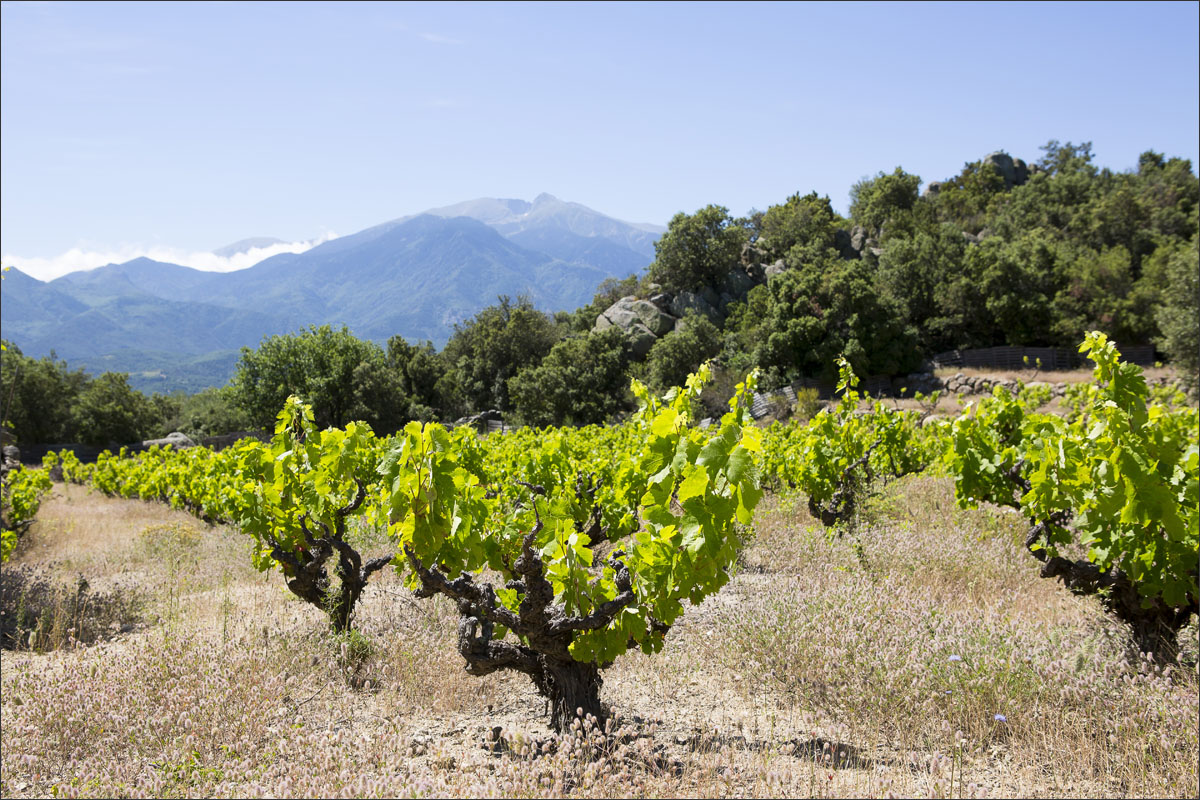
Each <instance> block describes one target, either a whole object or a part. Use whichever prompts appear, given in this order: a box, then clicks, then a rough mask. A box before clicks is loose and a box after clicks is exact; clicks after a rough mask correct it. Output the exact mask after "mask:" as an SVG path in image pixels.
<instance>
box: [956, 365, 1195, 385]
mask: <svg viewBox="0 0 1200 800" xmlns="http://www.w3.org/2000/svg"><path fill="white" fill-rule="evenodd" d="M960 372H961V373H962V374H963V375H965V376H967V377H968V378H992V379H994V380H1008V381H1021V382H1022V383H1031V382H1033V381H1042V382H1044V383H1088V382H1090V381H1091V380H1093V378H1094V376H1095V373H1094V372H1093V371H1092V369H1091V368H1090V367H1089V368H1082V369H1062V370H1057V369H1056V370H1037V369H1008V370H1004V369H989V368H983V367H943V368H941V369H938V370H934V373H933V374H934V375H936V376H937V377H939V378H951V377H953V376H954V375H957V374H958V373H960ZM1142 374H1143V375H1145V376H1146V380H1147V381H1157V380H1159V379H1161V378H1174V377H1175V370H1174V369H1173V368H1172V367H1142Z"/></svg>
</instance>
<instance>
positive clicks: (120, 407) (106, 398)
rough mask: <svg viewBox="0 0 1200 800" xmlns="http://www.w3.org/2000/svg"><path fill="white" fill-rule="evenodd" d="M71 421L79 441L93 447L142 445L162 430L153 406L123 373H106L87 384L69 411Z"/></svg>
mask: <svg viewBox="0 0 1200 800" xmlns="http://www.w3.org/2000/svg"><path fill="white" fill-rule="evenodd" d="M71 418H72V425H73V427H74V429H75V432H76V435H77V436H78V438H79V441H80V442H83V443H84V444H90V445H94V446H96V447H110V448H114V447H119V446H121V445H126V444H132V443H135V442H141V441H142V440H144V439H149V438H153V437H154V436H155V435H156V434H157V433H158V432H159V431H160V430H161V426H162V420H161V417H160V416H159V413H158V410H157V409H156V408H155V407H154V404H153V403H151V402H150V399H149V398H148V397H146V395H144V394H142V393H141V392H139V391H137V390H136V389H134V388H133V387H131V386H130V385H129V376H128V375H126V374H125V373H122V372H105V373H104V374H103V375H101V376H100V377H98V378H95V379H94V380H92V381H89V382H88V384H87V386H85V387H84V388H83V390H82V391H81V392H80V393H79V396H78V397H77V398H76V400H75V403H74V404H73V405H72V407H71Z"/></svg>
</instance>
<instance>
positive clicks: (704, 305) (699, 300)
mask: <svg viewBox="0 0 1200 800" xmlns="http://www.w3.org/2000/svg"><path fill="white" fill-rule="evenodd" d="M707 294H710V295H712V300H713V301H715V302H711V301H709V300H708V299H707V298H706V297H705V296H704V295H702V294H697V293H696V292H679V293H677V294H676V295H675V299H674V300H672V301H671V313H672V314H674V315H675V316H676V317H679V318H683V316H684V315H686V314H687V313H688V312H689V311H690V312H692V313H694V314H703V315H704V316H706V317H708V318H709V320H711V321H712V323H713V324H714V325H717V326H718V327H719V326H720V325H721V324H722V323H723V322H724V321H725V315H724V314H722V313H721V312H720V310H719V309H718V308H717V305H719V304H720V302H721V298H720V297H719V296H718V295H717V294H716V293H715V292H713V291H712V290H711V289H707Z"/></svg>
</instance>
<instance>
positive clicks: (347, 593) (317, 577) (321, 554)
mask: <svg viewBox="0 0 1200 800" xmlns="http://www.w3.org/2000/svg"><path fill="white" fill-rule="evenodd" d="M356 483H357V484H358V493H357V494H356V495H355V497H354V499H353V500H351V501H350V503H349V504H348V505H346V506H345V507H344V508H340V509H338V510H337V511H335V512H334V529H333V530H332V531H330V530H329V526H328V525H326V524H324V523H323V522H321V521H320V520H315V522H316V524H317V525H318V526H319V528H320V530H321V535H320V536H317V535H315V534H313V532H312V530H311V529H310V528H309V526H308V522H309V520H308V518H307V517H305V516H301V517H300V519H299V525H300V531H301V533H303V534H304V541H305V543H306V545H307V548H308V549H307V550H306V551H305V552H303V553H302V554H296V553H292V552H290V551H288V550H285V549H284V548H283V546H282V545H281V544H280V543H279V542H278V541H276V540H275V539H273V538H271V537H270V535H269V534H268V536H267V540H268V543H269V544H270V545H271V555H272V556H273V557H274V558H275V560H276V561H278V562H279V563H280V564H282V565H283V574H284V580H285V581H286V583H287V587H288V589H290V590H291V592H292V594H294V595H296V596H297V597H299V598H300V599H301V600H304V601H305V602H308V603H311V604H312V605H314V606H316V607H317V608H319V609H321V610H322V611H324V612H325V613H326V614H327V615H328V616H329V624H330V627H332V628H333V630H334V631H335V632H337V633H345V632H346V631H347V630H349V629H350V620H351V618H352V617H353V616H354V606H355V605H356V604H357V603H358V598H359V597H361V596H362V593H363V589H365V588H366V587H367V582H368V581H369V580H370V579H371V575H373V574H374V573H376V572H378V571H379V570H381V569H383V568H384V567H386V566H387V565H388V564H390V563H391V562H392V556H382V557H380V558H373V559H371V560H370V561H368V562H367V563H366V564H365V565H364V564H363V562H362V556H361V555H359V553H358V551H357V550H355V549H354V548H353V547H351V546H350V545H349V544H347V543H346V541H345V534H346V517H348V516H349V515H350V514H351V513H353V512H354V511H355V510H357V509H358V508H359V506H361V505H362V504H363V500H364V499H365V497H366V489H365V487H364V486H363V485H362V483H361V482H359V481H356ZM334 551H337V556H338V560H337V564H336V565H335V566H334V575H335V576H336V577H337V579H338V581H337V584H338V585H337V586H336V587H335V586H334V585H333V582H332V581H331V580H330V579H329V570H328V568H327V566H326V563H327V562H328V561H329V559H330V558H331V557H332V556H333V553H334Z"/></svg>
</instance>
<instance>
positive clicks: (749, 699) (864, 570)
mask: <svg viewBox="0 0 1200 800" xmlns="http://www.w3.org/2000/svg"><path fill="white" fill-rule="evenodd" d="M803 507H804V503H803V502H800V501H797V500H796V499H795V498H791V497H779V496H769V497H768V498H767V499H766V500H765V501H764V505H763V507H762V509H761V512H760V514H759V518H758V521H757V522H756V531H755V538H754V540H753V542H752V543H751V545H750V546H749V548H748V549H747V550H746V552H745V554H744V558H743V561H742V563H741V564H740V565H739V571H738V573H737V574H736V576H735V577H734V578H733V580H732V581H731V583H730V584H729V585H728V586H726V587H725V588H724V589H723V590H722V591H721V592H719V593H718V594H716V595H715V596H713V597H711V598H709V599H708V600H707V601H706V602H704V603H703V604H701V605H699V606H697V607H694V608H690V609H689V610H688V612H687V614H686V615H685V617H684V618H683V620H682V621H681V622H680V623H679V624H677V625H676V626H675V628H674V629H673V630H672V631H671V632H670V634H669V635H668V637H667V646H666V648H665V649H664V651H663V652H661V653H658V654H656V655H653V656H646V655H643V654H641V653H632V654H627V655H626V656H623V657H621V658H620V659H619V660H618V661H617V663H616V664H615V665H614V666H613V667H612V668H610V669H608V670H606V671H605V673H604V681H605V683H604V688H603V692H602V696H603V699H604V700H605V702H606V704H607V705H608V706H609V708H610V709H611V711H612V713H613V720H612V721H610V723H609V731H608V734H609V735H602V734H601V733H600V732H597V731H594V730H590V731H589V730H587V728H588V726H587V725H580V726H579V727H578V729H575V730H572V731H570V732H568V733H567V734H565V735H562V736H558V735H555V734H553V733H552V732H551V730H550V729H549V728H548V727H547V725H546V716H545V704H544V701H543V700H542V698H540V697H539V696H538V694H537V692H536V691H535V690H534V688H533V685H532V684H531V683H530V682H529V681H528V679H526V678H525V677H523V676H520V675H492V676H488V677H486V678H475V677H472V676H470V675H467V674H466V673H465V672H464V671H463V668H462V660H461V657H460V656H459V655H458V654H457V652H456V651H455V637H456V631H457V619H456V616H455V614H454V610H453V609H452V607H451V606H450V605H449V603H447V602H444V601H443V600H441V599H440V598H439V599H434V600H419V599H417V598H415V597H414V596H413V595H412V593H411V592H409V591H408V590H407V589H406V588H405V587H404V585H403V584H402V582H401V580H400V578H399V576H397V575H396V574H394V573H391V572H390V571H389V572H387V573H386V574H383V575H382V576H377V579H376V580H374V581H373V582H372V584H371V585H370V587H368V589H367V591H366V593H365V594H364V596H363V600H362V602H361V603H360V607H359V611H358V614H357V618H356V619H357V629H358V631H359V633H358V634H357V635H350V636H342V637H338V636H334V635H331V634H329V633H327V632H326V629H325V624H324V620H323V617H322V615H321V614H320V612H319V611H317V610H315V609H313V608H311V607H310V606H307V605H305V604H303V603H301V602H299V601H297V600H295V599H294V598H293V597H292V596H291V595H290V594H289V593H288V592H287V591H286V589H285V587H284V586H283V579H282V576H280V575H279V574H278V573H270V572H269V573H262V574H260V573H257V572H255V571H254V570H253V569H252V567H251V566H250V560H249V557H248V549H247V548H248V541H249V540H248V539H247V538H245V537H242V536H240V535H239V534H238V533H237V532H236V531H233V530H230V529H226V528H221V527H217V528H207V527H205V526H204V525H202V524H201V523H199V522H197V521H195V520H194V519H192V518H190V517H188V516H186V515H184V514H182V513H180V512H174V511H170V510H169V509H167V508H165V507H164V506H161V505H156V504H147V503H141V502H136V501H125V500H117V499H109V498H104V497H101V496H99V495H92V494H89V493H88V492H87V491H86V490H84V489H82V488H80V487H64V486H61V485H60V486H58V487H57V488H56V490H55V493H54V496H53V497H52V498H51V499H50V500H49V501H48V502H47V503H46V504H45V505H44V506H43V508H42V511H41V513H40V514H39V518H38V522H37V523H36V525H35V527H34V528H33V530H32V531H31V533H30V534H29V536H28V537H27V540H26V541H25V542H23V544H22V547H21V549H20V550H19V551H18V553H17V554H16V556H15V557H14V560H13V562H12V563H11V564H10V565H6V566H5V567H4V570H5V571H6V573H8V574H9V575H11V574H12V573H11V570H13V569H15V568H19V567H22V566H24V567H27V568H32V569H37V570H40V571H41V572H42V573H43V574H46V575H50V576H53V577H54V578H55V579H56V580H58V581H61V582H62V584H63V585H64V586H66V587H67V589H66V590H65V591H67V592H68V593H69V592H71V591H74V592H75V593H76V596H80V593H81V591H82V592H83V593H84V594H85V595H86V597H90V598H95V599H94V601H93V604H92V606H90V608H93V609H109V611H107V612H106V613H109V615H110V616H111V617H112V619H111V620H108V618H107V617H106V618H105V621H106V624H107V628H106V630H105V631H104V632H103V633H102V634H101V635H100V638H99V640H98V641H97V642H95V643H93V644H90V645H82V644H76V645H71V637H72V636H73V635H74V634H73V633H72V630H75V631H77V632H78V631H82V630H84V625H83V620H82V618H81V616H79V615H82V614H84V613H86V609H85V610H84V611H80V610H79V608H80V607H81V604H79V603H76V606H75V607H74V609H75V610H74V612H73V613H75V614H76V615H77V616H76V617H72V618H65V619H62V620H59V621H58V622H57V623H56V624H50V623H47V624H46V625H45V626H43V628H44V629H43V631H42V634H41V635H42V636H43V637H44V638H43V639H39V640H37V642H41V643H43V644H44V643H46V642H51V641H52V640H53V639H54V635H55V631H57V632H58V634H57V635H58V636H59V639H61V640H62V641H63V642H65V643H66V645H67V646H65V647H62V648H59V649H54V650H52V651H50V652H37V651H36V650H34V649H31V648H30V646H29V642H28V639H26V640H25V641H24V644H23V645H22V647H21V648H20V649H17V650H5V651H4V652H3V655H2V662H0V667H2V668H0V686H2V691H0V719H2V724H0V794H2V795H3V796H5V797H31V796H63V795H65V796H135V797H136V796H179V797H183V796H189V797H191V796H218V797H225V796H229V797H240V796H289V797H290V796H483V795H488V796H562V795H578V796H614V795H616V796H721V797H726V796H806V797H843V796H855V797H858V796H933V797H949V796H980V797H982V796H1012V797H1048V796H1114V797H1116V796H1130V795H1133V796H1163V797H1166V796H1196V794H1197V785H1198V784H1197V782H1198V770H1197V762H1198V759H1200V745H1198V738H1200V733H1198V729H1197V719H1196V714H1197V706H1198V702H1200V697H1198V691H1197V686H1198V681H1197V671H1196V667H1195V660H1194V658H1195V651H1196V642H1195V639H1196V629H1195V627H1192V628H1190V629H1189V630H1188V631H1187V632H1186V635H1185V637H1184V638H1185V641H1186V646H1185V649H1186V650H1187V659H1186V660H1188V661H1189V665H1188V666H1185V667H1171V668H1167V669H1163V668H1160V667H1157V666H1155V665H1153V664H1151V663H1148V662H1146V661H1144V660H1143V661H1141V662H1135V663H1133V664H1130V663H1129V662H1127V661H1126V659H1125V656H1124V652H1125V643H1126V641H1127V638H1126V637H1125V634H1124V631H1123V630H1122V629H1121V627H1120V626H1119V625H1118V624H1116V623H1114V622H1113V621H1112V620H1110V619H1109V618H1108V617H1106V616H1105V615H1104V613H1103V612H1102V611H1101V609H1100V607H1099V605H1098V604H1097V603H1096V602H1094V600H1092V599H1088V600H1084V599H1079V598H1075V597H1073V596H1072V595H1070V594H1069V593H1068V592H1067V591H1066V590H1064V589H1063V588H1062V587H1061V586H1059V585H1056V584H1054V583H1052V582H1050V581H1045V580H1041V579H1040V578H1038V576H1037V566H1036V562H1035V561H1034V560H1033V559H1032V558H1031V557H1030V556H1029V555H1028V554H1027V553H1024V552H1022V551H1021V549H1020V546H1019V539H1020V536H1021V532H1022V531H1021V529H1022V524H1021V520H1020V519H1019V518H1017V517H1016V516H1015V515H1013V514H1009V513H1006V512H1004V511H1001V510H999V509H981V510H975V511H963V510H959V509H957V508H955V506H954V502H953V488H952V486H951V485H950V483H949V481H947V480H945V479H938V478H928V477H913V478H908V479H905V480H902V481H899V482H897V483H895V484H892V485H891V486H888V487H884V488H882V489H881V490H880V491H879V493H878V494H877V495H876V496H875V497H873V498H872V499H871V501H870V502H869V503H867V504H866V506H865V508H864V511H863V512H862V516H861V518H859V519H857V520H856V521H855V522H854V524H853V525H851V526H850V527H849V528H848V529H846V530H844V531H842V532H841V533H840V534H839V535H832V534H830V532H828V531H826V530H824V529H823V528H822V527H821V526H820V525H819V523H816V522H814V521H813V520H812V519H811V518H810V517H809V516H808V515H807V512H806V511H804V510H803ZM358 535H359V543H360V545H361V546H362V547H363V549H365V550H367V551H368V552H370V553H371V554H372V555H375V554H378V553H382V552H386V551H387V549H388V544H387V540H386V538H385V537H381V536H379V535H378V534H375V533H373V532H370V531H360V532H359V534H358ZM81 576H82V577H83V578H84V579H85V580H86V584H87V588H86V590H81V589H80V583H79V580H80V577H81ZM72 587H73V588H72ZM117 600H121V601H123V602H124V604H122V603H118V602H117ZM125 601H127V602H125ZM106 602H107V603H108V604H107V605H106V604H105V603H106ZM82 605H86V604H82ZM130 608H133V609H136V610H135V611H130V610H129V609H130ZM112 609H117V610H112ZM45 613H46V614H49V615H50V616H51V617H52V616H53V615H54V613H55V612H54V609H53V608H50V610H48V611H46V612H45ZM58 613H60V615H62V614H65V612H62V611H61V610H60V612H58ZM96 613H99V611H97V612H96ZM37 642H35V644H36V643H37ZM54 643H57V641H55V642H54Z"/></svg>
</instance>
